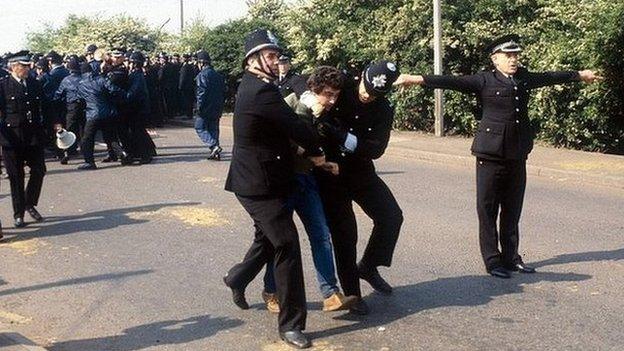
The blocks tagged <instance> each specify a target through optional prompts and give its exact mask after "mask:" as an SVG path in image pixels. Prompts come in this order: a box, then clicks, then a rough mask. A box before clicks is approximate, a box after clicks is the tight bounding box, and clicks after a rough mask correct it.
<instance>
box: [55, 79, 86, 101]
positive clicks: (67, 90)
mask: <svg viewBox="0 0 624 351" xmlns="http://www.w3.org/2000/svg"><path fill="white" fill-rule="evenodd" d="M81 80H82V75H81V74H80V73H79V72H74V73H71V74H70V75H69V76H67V77H65V78H64V79H63V80H62V81H61V84H60V85H59V87H58V89H56V92H55V93H54V100H57V101H64V102H66V103H68V104H73V103H77V102H80V101H81V100H82V98H81V97H80V93H79V92H78V87H79V86H80V81H81Z"/></svg>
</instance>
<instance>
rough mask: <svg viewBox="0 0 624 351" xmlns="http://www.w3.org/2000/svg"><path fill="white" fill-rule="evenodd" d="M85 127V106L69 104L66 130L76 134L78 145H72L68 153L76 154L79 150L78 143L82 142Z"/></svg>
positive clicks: (76, 103)
mask: <svg viewBox="0 0 624 351" xmlns="http://www.w3.org/2000/svg"><path fill="white" fill-rule="evenodd" d="M84 125H85V110H84V105H83V104H82V103H80V102H72V103H67V115H66V125H65V128H67V130H69V131H70V132H73V133H74V134H76V143H74V145H72V147H70V148H69V149H67V151H68V152H71V153H73V152H75V151H76V149H77V148H78V143H79V142H80V141H81V140H82V133H83V129H84Z"/></svg>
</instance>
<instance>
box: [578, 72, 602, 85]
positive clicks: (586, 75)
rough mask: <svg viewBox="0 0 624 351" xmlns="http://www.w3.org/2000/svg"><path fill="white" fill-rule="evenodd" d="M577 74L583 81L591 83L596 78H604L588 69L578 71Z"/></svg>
mask: <svg viewBox="0 0 624 351" xmlns="http://www.w3.org/2000/svg"><path fill="white" fill-rule="evenodd" d="M579 76H580V77H581V80H582V81H583V82H585V83H593V82H595V81H597V80H603V79H604V77H602V76H599V75H598V73H597V72H595V71H592V70H590V69H586V70H583V71H579Z"/></svg>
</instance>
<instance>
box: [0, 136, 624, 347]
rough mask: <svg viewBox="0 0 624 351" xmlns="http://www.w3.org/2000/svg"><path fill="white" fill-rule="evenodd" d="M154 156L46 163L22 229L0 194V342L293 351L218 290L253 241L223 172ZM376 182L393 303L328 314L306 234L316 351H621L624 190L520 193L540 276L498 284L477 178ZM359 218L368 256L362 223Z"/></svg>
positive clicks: (385, 168) (390, 177)
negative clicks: (387, 196) (386, 199)
mask: <svg viewBox="0 0 624 351" xmlns="http://www.w3.org/2000/svg"><path fill="white" fill-rule="evenodd" d="M222 133H223V136H222V138H223V143H222V144H223V146H224V148H225V150H226V151H229V150H230V149H231V138H230V134H231V132H230V130H229V129H227V128H225V129H224V130H223V131H222ZM155 141H156V143H157V145H158V146H159V153H160V154H161V157H159V158H157V159H156V160H155V162H154V163H153V164H150V165H144V166H133V167H120V166H118V165H115V166H104V167H102V168H100V169H99V170H97V171H88V172H81V171H77V170H75V166H76V165H77V164H78V163H79V161H78V160H75V161H73V162H72V164H71V165H70V166H61V165H59V164H57V163H52V162H50V163H48V166H49V171H48V175H47V177H46V179H45V183H44V190H43V195H42V199H41V201H40V205H39V209H40V212H41V213H42V214H43V215H44V216H45V217H46V218H47V220H46V221H45V222H44V223H41V224H30V225H29V226H28V227H26V228H24V229H22V230H15V229H13V228H12V222H11V217H12V216H11V210H10V208H11V205H10V196H8V195H7V192H8V189H9V187H8V181H7V180H2V186H1V189H0V190H1V193H0V198H2V206H1V208H0V218H2V220H3V223H4V227H5V230H4V231H5V236H6V237H7V238H5V242H4V243H2V244H0V255H1V259H0V260H1V263H0V327H4V328H10V329H13V330H15V331H17V332H19V333H21V334H23V335H25V336H27V337H29V338H30V339H32V340H34V341H36V342H37V343H39V344H41V345H43V346H45V347H46V348H48V349H49V350H51V351H90V350H115V351H131V350H226V351H229V350H233V351H237V350H241V351H242V350H245V351H246V350H262V351H275V350H288V349H289V348H287V347H285V346H284V345H283V344H282V343H281V342H280V341H279V339H278V336H277V332H276V317H275V316H274V315H270V314H269V313H268V312H267V311H266V310H265V309H264V306H263V304H262V300H261V297H260V292H261V279H257V280H256V281H255V282H254V283H253V284H252V285H251V286H250V287H249V289H248V292H247V296H248V300H249V302H250V303H251V304H252V309H250V310H248V311H241V310H238V309H237V308H236V307H235V306H234V305H233V304H232V303H231V301H230V292H229V290H228V289H227V288H225V287H224V286H223V284H222V283H221V276H222V275H223V274H224V273H225V271H226V270H227V269H228V268H229V267H230V266H231V265H232V264H234V263H236V262H237V261H238V260H240V259H241V258H242V256H243V254H244V252H245V250H246V248H247V246H248V245H249V243H250V242H251V238H252V235H253V231H252V226H251V221H250V219H249V218H248V217H247V215H246V214H245V213H244V211H243V209H242V208H241V206H240V205H239V204H238V202H237V201H236V199H235V198H234V196H233V195H232V194H230V193H227V192H225V191H224V190H223V184H224V179H225V175H226V172H227V168H228V163H229V162H227V159H228V157H227V156H228V155H226V157H225V159H226V160H225V161H221V162H214V161H207V160H205V159H204V157H205V149H203V147H202V146H201V145H200V143H199V141H198V139H197V137H196V136H195V134H194V131H193V130H192V129H191V128H168V129H163V130H160V137H158V138H156V139H155ZM377 166H378V171H379V173H380V174H381V175H382V177H383V179H384V180H385V181H386V182H387V183H388V185H389V186H390V188H391V189H392V190H393V191H394V193H395V195H396V197H397V199H398V201H399V203H400V204H401V206H402V208H403V211H404V215H405V223H404V225H403V230H402V233H401V237H400V240H399V245H398V247H397V250H396V254H395V259H394V264H393V266H392V267H391V268H389V269H385V268H383V269H381V272H382V274H383V275H384V276H385V277H386V278H387V279H388V281H389V282H391V284H393V285H394V286H395V293H394V294H393V295H392V296H390V297H385V296H381V295H379V294H376V293H373V292H372V290H371V289H370V287H369V286H368V285H366V283H365V282H363V283H362V284H363V287H364V294H365V295H366V297H365V298H366V300H367V301H368V303H369V304H370V306H371V308H372V314H371V315H369V316H367V317H354V316H351V315H349V314H345V313H333V314H328V313H325V312H322V311H321V307H322V304H321V300H322V297H321V295H320V293H319V292H318V289H317V287H316V280H315V275H314V272H313V267H312V262H311V257H310V252H309V243H308V241H307V238H306V237H305V235H302V238H301V240H302V248H303V255H304V269H305V275H306V282H307V288H306V289H307V296H308V305H309V310H310V313H309V318H308V329H307V332H308V333H309V334H310V335H311V336H312V337H313V338H314V344H315V346H314V348H313V350H349V351H351V350H358V351H359V350H377V351H380V350H385V351H388V350H494V349H495V350H621V349H622V344H623V342H624V328H623V326H624V304H623V303H622V301H624V235H623V234H624V216H623V214H624V211H623V209H624V191H622V190H615V189H610V188H606V187H598V186H592V185H579V184H571V183H566V182H557V181H553V180H549V179H546V178H539V177H529V184H528V189H527V194H526V201H525V208H524V212H523V217H522V221H521V254H522V255H523V256H524V259H525V261H526V262H530V263H533V264H535V265H537V266H538V267H539V273H537V274H534V275H520V274H515V275H514V277H513V278H512V279H510V280H499V279H495V278H492V277H490V276H488V275H485V274H484V270H483V267H482V263H481V260H480V255H479V251H478V242H477V219H476V210H475V189H474V188H475V185H474V170H473V168H472V167H462V166H448V165H444V164H434V163H425V162H422V161H414V160H410V159H409V158H403V157H400V156H385V157H383V158H382V159H381V160H380V161H379V162H378V163H377ZM357 213H358V216H359V224H360V233H361V240H360V244H361V245H362V247H363V245H364V244H365V240H366V239H367V237H368V232H369V231H370V228H371V223H370V221H369V220H368V219H367V218H366V217H364V216H363V214H362V212H361V211H358V212H357ZM299 227H300V228H301V226H299Z"/></svg>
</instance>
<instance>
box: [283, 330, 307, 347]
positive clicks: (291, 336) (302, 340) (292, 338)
mask: <svg viewBox="0 0 624 351" xmlns="http://www.w3.org/2000/svg"><path fill="white" fill-rule="evenodd" d="M280 338H282V340H284V342H285V343H287V344H288V345H290V346H292V347H294V348H296V349H307V348H308V347H310V346H312V342H311V341H310V339H308V337H307V336H305V334H303V333H302V332H301V331H300V330H291V331H287V332H283V333H280Z"/></svg>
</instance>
